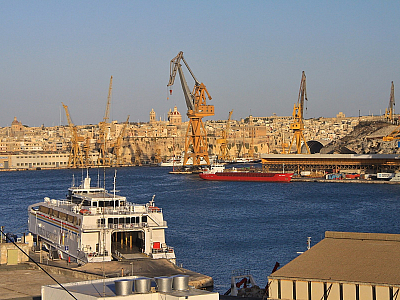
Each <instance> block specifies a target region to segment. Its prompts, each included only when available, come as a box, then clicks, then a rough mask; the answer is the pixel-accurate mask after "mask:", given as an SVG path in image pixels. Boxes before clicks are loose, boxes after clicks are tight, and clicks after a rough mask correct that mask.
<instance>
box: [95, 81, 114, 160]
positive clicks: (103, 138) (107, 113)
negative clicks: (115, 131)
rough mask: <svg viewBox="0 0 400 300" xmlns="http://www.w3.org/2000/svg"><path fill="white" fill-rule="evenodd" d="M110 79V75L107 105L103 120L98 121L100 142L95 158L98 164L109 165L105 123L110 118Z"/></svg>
mask: <svg viewBox="0 0 400 300" xmlns="http://www.w3.org/2000/svg"><path fill="white" fill-rule="evenodd" d="M112 79H113V77H112V76H111V77H110V85H109V87H108V97H107V105H106V111H105V112H104V118H103V121H102V122H100V124H99V143H100V149H99V156H98V158H97V164H98V165H109V164H110V163H111V161H110V159H109V157H107V153H106V152H107V146H106V144H107V138H106V129H107V123H108V119H109V118H110V102H111V91H112Z"/></svg>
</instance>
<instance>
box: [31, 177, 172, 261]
mask: <svg viewBox="0 0 400 300" xmlns="http://www.w3.org/2000/svg"><path fill="white" fill-rule="evenodd" d="M90 181H91V180H90V177H89V174H87V176H86V178H85V179H84V180H83V182H82V184H81V185H80V186H75V185H74V184H72V187H70V188H69V189H68V194H67V196H66V199H62V200H56V199H50V198H48V197H46V198H44V202H39V203H35V204H32V205H30V206H29V207H28V215H29V219H28V228H29V231H30V232H31V233H32V234H33V235H34V239H35V241H36V243H37V245H42V244H43V246H45V247H46V248H47V249H48V250H49V251H51V253H56V255H57V256H58V257H60V258H62V259H68V260H69V261H75V262H77V263H79V264H85V263H88V262H100V261H110V260H112V259H123V258H128V259H129V258H133V257H135V256H137V255H140V256H143V255H145V256H148V257H150V258H166V259H168V260H170V261H172V262H173V263H175V252H174V249H173V248H172V247H169V246H167V245H166V243H165V234H164V230H165V229H166V228H167V222H166V221H164V218H163V213H162V209H161V208H159V207H157V206H155V203H154V196H153V198H152V199H151V201H150V202H149V203H147V204H134V203H130V202H128V201H127V199H126V197H123V196H119V195H116V194H115V182H114V191H112V192H108V191H107V190H105V189H104V188H103V187H91V186H90ZM114 181H115V180H114Z"/></svg>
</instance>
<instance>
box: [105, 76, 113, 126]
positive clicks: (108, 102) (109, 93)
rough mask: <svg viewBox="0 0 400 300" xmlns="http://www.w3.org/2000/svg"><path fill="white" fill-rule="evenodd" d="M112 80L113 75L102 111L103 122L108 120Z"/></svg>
mask: <svg viewBox="0 0 400 300" xmlns="http://www.w3.org/2000/svg"><path fill="white" fill-rule="evenodd" d="M112 80H113V77H112V76H111V78H110V85H109V87H108V97H107V105H106V111H105V113H104V118H103V122H104V123H105V124H106V123H107V122H108V119H109V118H110V103H111V91H112Z"/></svg>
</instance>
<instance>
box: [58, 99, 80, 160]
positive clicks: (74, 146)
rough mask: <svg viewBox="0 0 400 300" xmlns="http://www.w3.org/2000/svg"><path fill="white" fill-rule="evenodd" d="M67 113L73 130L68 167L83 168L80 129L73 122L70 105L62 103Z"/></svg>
mask: <svg viewBox="0 0 400 300" xmlns="http://www.w3.org/2000/svg"><path fill="white" fill-rule="evenodd" d="M61 103H62V102H61ZM62 105H63V107H64V109H65V114H66V115H67V120H68V125H69V128H70V130H71V151H70V154H69V158H68V167H70V168H82V167H85V164H84V162H83V157H82V151H81V148H80V146H79V141H78V140H79V138H78V129H77V128H76V126H75V125H74V123H72V120H71V116H70V114H69V111H68V106H67V105H65V104H64V103H62Z"/></svg>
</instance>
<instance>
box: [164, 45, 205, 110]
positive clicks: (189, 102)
mask: <svg viewBox="0 0 400 300" xmlns="http://www.w3.org/2000/svg"><path fill="white" fill-rule="evenodd" d="M181 60H183V62H184V63H185V65H186V67H187V69H188V70H189V73H190V74H191V75H192V77H193V79H194V81H195V85H200V83H199V81H198V80H197V79H196V77H195V76H194V74H193V72H192V70H191V69H190V68H189V65H188V64H187V63H186V60H185V58H184V57H183V52H182V51H180V52H179V53H178V55H177V56H175V57H174V58H173V59H172V60H171V62H170V75H169V82H168V84H167V86H172V85H173V84H174V82H175V77H176V72H177V71H178V73H179V77H180V79H181V85H182V90H183V95H184V97H185V101H186V106H187V108H188V109H189V110H194V96H193V94H192V93H191V92H190V88H189V86H188V84H187V82H186V79H185V75H184V74H183V71H182V65H181Z"/></svg>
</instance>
